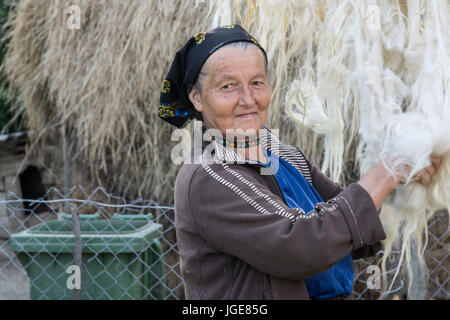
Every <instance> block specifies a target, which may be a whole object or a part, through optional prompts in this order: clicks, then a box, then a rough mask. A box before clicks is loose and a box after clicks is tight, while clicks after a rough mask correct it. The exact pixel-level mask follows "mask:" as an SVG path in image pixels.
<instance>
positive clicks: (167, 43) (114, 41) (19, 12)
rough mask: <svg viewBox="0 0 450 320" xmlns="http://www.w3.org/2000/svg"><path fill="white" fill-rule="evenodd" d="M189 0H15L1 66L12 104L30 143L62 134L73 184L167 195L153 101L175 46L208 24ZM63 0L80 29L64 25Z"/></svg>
mask: <svg viewBox="0 0 450 320" xmlns="http://www.w3.org/2000/svg"><path fill="white" fill-rule="evenodd" d="M193 4H194V3H193V2H189V1H163V0H134V1H100V0H99V1H57V0H54V1H53V0H52V1H35V0H22V1H18V2H17V3H16V5H15V8H14V9H15V10H13V12H12V14H11V15H10V17H9V24H10V25H11V31H10V34H9V41H10V44H9V50H8V52H7V55H6V57H5V62H4V66H3V67H4V71H5V73H6V74H7V76H8V79H9V80H10V81H11V82H12V83H13V84H14V85H15V87H16V88H18V89H19V92H20V94H19V97H18V104H17V109H16V110H17V112H18V113H23V114H24V115H25V117H26V124H27V127H28V128H29V129H31V130H33V132H34V135H33V136H32V142H33V144H32V148H38V146H39V144H49V143H51V144H54V145H55V146H56V148H57V149H58V148H60V146H61V143H62V141H61V139H60V138H61V137H63V136H65V137H66V139H67V141H68V142H69V150H70V151H71V158H72V159H73V163H72V164H71V168H72V171H76V172H77V173H74V176H72V184H78V183H79V184H82V185H86V184H91V182H92V184H93V185H100V186H103V187H106V188H107V189H108V190H110V191H111V192H113V193H114V192H115V193H118V194H120V195H122V196H125V197H126V198H128V199H136V198H138V197H144V198H147V199H148V198H152V199H155V200H157V201H158V202H159V203H162V204H166V203H171V201H172V197H173V195H172V191H171V188H172V187H173V179H174V177H175V175H176V172H177V170H178V167H177V166H174V165H173V164H172V162H171V160H170V148H171V147H172V146H173V145H174V144H175V143H168V142H170V135H171V132H172V130H173V129H172V128H171V127H170V126H169V125H167V124H165V123H163V122H162V121H161V120H160V119H158V118H157V109H158V104H159V103H158V100H159V94H160V88H161V83H162V80H163V77H164V76H165V73H166V72H167V70H168V67H169V64H170V62H171V59H172V58H173V55H174V54H175V52H176V50H177V49H178V48H179V47H180V46H181V45H182V43H183V42H184V41H185V40H186V39H187V38H188V37H189V36H190V35H191V34H193V33H196V32H198V31H200V30H204V29H205V28H206V25H207V22H208V21H207V19H205V18H203V17H205V13H206V11H205V10H207V7H206V6H205V5H198V6H194V5H193ZM69 5H77V6H79V8H80V13H81V20H80V22H81V24H80V29H70V28H69V27H68V25H67V23H68V20H69V19H70V18H71V14H73V12H66V8H67V7H68V6H69ZM62 124H64V126H65V132H64V134H63V126H62ZM35 143H37V144H35ZM42 156H43V157H45V158H46V159H45V162H46V163H47V164H48V161H50V160H51V163H52V164H51V165H50V167H51V168H53V169H55V170H57V169H59V168H62V163H61V162H62V159H61V157H59V155H58V154H51V155H42ZM76 168H78V169H77V170H75V169H76Z"/></svg>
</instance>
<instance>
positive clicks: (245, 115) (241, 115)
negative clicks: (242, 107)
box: [236, 112, 257, 118]
mask: <svg viewBox="0 0 450 320" xmlns="http://www.w3.org/2000/svg"><path fill="white" fill-rule="evenodd" d="M256 115H257V113H256V112H250V113H244V114H240V115H237V116H236V117H238V118H249V117H253V116H256Z"/></svg>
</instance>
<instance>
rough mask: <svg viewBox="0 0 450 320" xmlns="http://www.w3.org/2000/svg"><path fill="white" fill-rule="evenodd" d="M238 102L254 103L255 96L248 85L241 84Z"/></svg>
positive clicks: (249, 104)
mask: <svg viewBox="0 0 450 320" xmlns="http://www.w3.org/2000/svg"><path fill="white" fill-rule="evenodd" d="M239 100H240V104H242V105H245V106H251V105H253V104H255V97H254V96H253V92H252V90H251V88H250V87H249V86H242V87H241V90H240V99H239Z"/></svg>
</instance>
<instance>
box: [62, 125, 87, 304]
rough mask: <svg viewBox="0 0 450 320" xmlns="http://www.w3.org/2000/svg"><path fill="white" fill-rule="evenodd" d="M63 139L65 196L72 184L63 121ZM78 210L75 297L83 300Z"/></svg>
mask: <svg viewBox="0 0 450 320" xmlns="http://www.w3.org/2000/svg"><path fill="white" fill-rule="evenodd" d="M62 131H63V132H62V139H63V141H62V142H63V161H64V197H66V195H67V194H68V192H69V186H70V183H71V182H70V180H71V179H70V164H69V152H68V147H67V145H68V143H67V135H66V124H65V122H63V126H62ZM64 211H65V212H66V213H67V206H65V208H64ZM78 214H79V212H78V210H75V211H74V212H72V224H73V232H74V237H75V252H74V261H75V265H76V266H77V267H78V269H79V270H80V279H79V284H80V287H79V288H75V289H74V299H75V300H81V298H82V295H81V284H82V283H81V274H82V269H81V228H80V217H79V216H78Z"/></svg>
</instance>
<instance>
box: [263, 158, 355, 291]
mask: <svg viewBox="0 0 450 320" xmlns="http://www.w3.org/2000/svg"><path fill="white" fill-rule="evenodd" d="M266 152H267V157H268V159H269V163H267V164H263V163H261V162H260V163H261V164H262V165H263V166H265V167H268V166H270V165H271V163H272V162H273V161H274V160H276V159H278V161H279V168H278V171H277V172H276V173H275V179H276V180H277V182H278V184H279V186H280V188H281V191H282V193H283V196H284V198H285V199H286V203H287V205H288V206H289V207H290V208H302V209H303V210H304V211H305V212H309V211H311V210H313V209H314V207H315V205H316V204H317V203H318V202H323V199H322V197H321V196H320V194H319V193H318V192H317V190H316V189H315V188H314V186H313V185H312V184H311V183H309V181H308V180H306V179H305V177H304V176H303V175H302V174H301V173H300V172H299V171H298V170H297V169H296V168H294V167H293V166H292V165H291V164H290V163H288V162H287V161H285V160H284V159H282V158H279V157H278V156H276V155H275V154H273V155H272V154H271V153H270V151H268V150H267V151H266ZM271 157H272V158H271ZM305 285H306V289H307V290H308V294H309V297H310V298H311V299H326V298H333V297H338V296H348V295H350V294H351V293H352V287H353V260H352V255H351V254H349V255H348V256H346V257H345V258H343V259H342V260H341V261H339V262H338V263H337V264H335V265H334V266H332V267H331V268H329V269H327V270H326V271H324V272H322V273H319V274H316V275H314V276H313V277H311V278H309V279H305Z"/></svg>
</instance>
